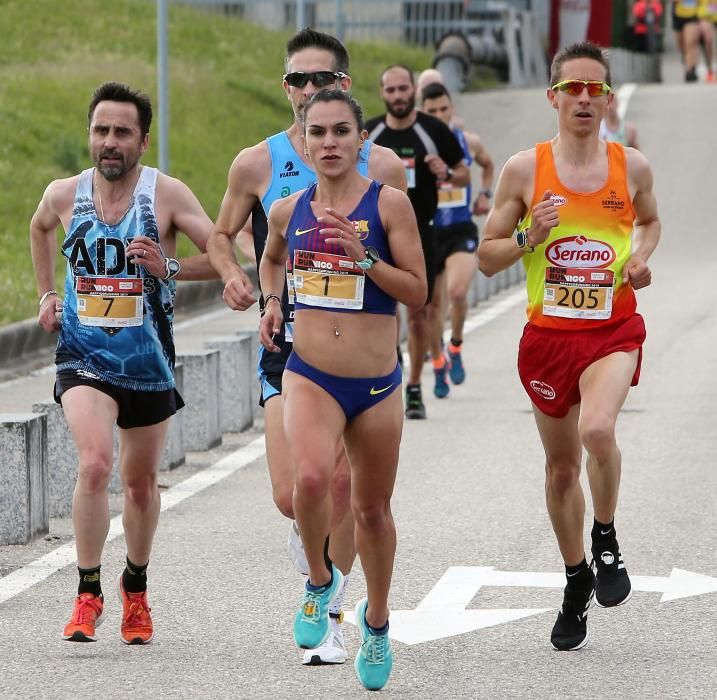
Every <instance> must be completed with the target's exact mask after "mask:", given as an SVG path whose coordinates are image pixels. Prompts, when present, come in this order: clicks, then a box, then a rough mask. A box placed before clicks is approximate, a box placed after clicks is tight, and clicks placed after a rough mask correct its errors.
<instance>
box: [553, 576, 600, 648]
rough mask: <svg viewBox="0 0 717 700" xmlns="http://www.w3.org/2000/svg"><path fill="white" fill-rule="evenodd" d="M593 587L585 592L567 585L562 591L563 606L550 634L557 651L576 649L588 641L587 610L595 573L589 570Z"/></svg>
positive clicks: (591, 595) (590, 602) (593, 591)
mask: <svg viewBox="0 0 717 700" xmlns="http://www.w3.org/2000/svg"><path fill="white" fill-rule="evenodd" d="M590 577H591V578H592V579H593V587H592V588H589V589H588V591H587V592H582V591H573V590H572V589H571V588H569V587H568V586H566V587H565V591H564V592H563V606H562V608H560V611H559V612H558V619H557V620H556V621H555V624H554V625H553V631H552V633H551V634H550V643H551V644H552V645H553V649H557V650H558V651H576V650H577V649H582V648H583V647H584V646H585V645H586V644H587V643H588V610H589V609H590V605H591V604H592V602H593V595H594V594H595V587H594V583H595V575H594V574H593V572H592V569H591V570H590Z"/></svg>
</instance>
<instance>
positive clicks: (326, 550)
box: [324, 535, 334, 577]
mask: <svg viewBox="0 0 717 700" xmlns="http://www.w3.org/2000/svg"><path fill="white" fill-rule="evenodd" d="M329 537H330V535H326V542H324V563H325V564H326V568H327V569H328V570H329V571H330V572H331V575H332V577H333V573H334V570H333V566H334V564H333V562H332V561H331V557H330V556H329Z"/></svg>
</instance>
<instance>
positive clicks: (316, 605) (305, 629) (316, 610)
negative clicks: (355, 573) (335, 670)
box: [294, 564, 344, 649]
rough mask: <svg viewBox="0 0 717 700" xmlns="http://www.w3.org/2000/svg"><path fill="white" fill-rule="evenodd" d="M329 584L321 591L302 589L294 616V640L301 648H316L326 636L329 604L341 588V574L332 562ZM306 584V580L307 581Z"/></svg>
mask: <svg viewBox="0 0 717 700" xmlns="http://www.w3.org/2000/svg"><path fill="white" fill-rule="evenodd" d="M331 569H332V573H333V578H332V580H331V585H330V586H328V587H327V588H326V590H324V591H323V592H317V591H310V590H309V589H308V587H307V588H305V590H304V597H303V598H302V599H301V605H300V606H299V610H298V611H297V613H296V617H294V641H295V642H296V646H298V647H299V648H301V649H316V647H320V646H321V645H322V644H323V643H324V642H325V641H326V639H327V638H328V636H329V632H330V631H331V627H330V625H329V606H330V605H331V603H333V602H334V599H335V598H336V596H337V595H338V593H339V590H341V583H342V581H343V580H344V577H343V574H342V573H341V572H340V571H339V570H338V569H337V568H336V567H335V566H334V565H333V564H332V565H331ZM307 586H308V581H307Z"/></svg>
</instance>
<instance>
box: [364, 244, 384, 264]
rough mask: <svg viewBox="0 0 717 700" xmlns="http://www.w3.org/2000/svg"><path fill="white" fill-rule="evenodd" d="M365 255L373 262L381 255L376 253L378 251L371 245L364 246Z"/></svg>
mask: <svg viewBox="0 0 717 700" xmlns="http://www.w3.org/2000/svg"><path fill="white" fill-rule="evenodd" d="M366 257H367V258H370V259H371V260H373V261H374V262H375V263H376V262H378V261H379V260H380V259H381V256H380V255H379V254H378V251H377V250H376V249H375V248H374V247H373V246H372V245H370V246H369V247H368V248H366Z"/></svg>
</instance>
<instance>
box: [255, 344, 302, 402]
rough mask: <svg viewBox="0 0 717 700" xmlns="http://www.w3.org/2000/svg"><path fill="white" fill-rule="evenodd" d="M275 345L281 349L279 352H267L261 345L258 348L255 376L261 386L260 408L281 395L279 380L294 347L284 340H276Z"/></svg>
mask: <svg viewBox="0 0 717 700" xmlns="http://www.w3.org/2000/svg"><path fill="white" fill-rule="evenodd" d="M275 343H276V344H277V345H278V346H279V347H280V348H281V352H269V351H268V350H267V349H266V348H265V347H264V346H263V345H260V346H259V362H258V366H257V374H258V375H259V384H260V385H261V391H260V392H259V405H260V406H262V407H263V406H264V404H265V403H266V401H267V400H268V399H270V398H271V397H272V396H280V395H281V378H282V376H283V375H284V368H285V367H286V361H287V360H288V359H289V355H291V349H292V348H293V347H294V344H293V343H289V342H287V341H285V340H276V341H275Z"/></svg>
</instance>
